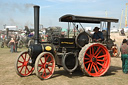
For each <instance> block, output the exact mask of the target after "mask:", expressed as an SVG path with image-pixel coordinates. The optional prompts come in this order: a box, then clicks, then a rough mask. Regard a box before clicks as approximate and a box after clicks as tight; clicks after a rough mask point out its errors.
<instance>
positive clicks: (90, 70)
mask: <svg viewBox="0 0 128 85" xmlns="http://www.w3.org/2000/svg"><path fill="white" fill-rule="evenodd" d="M59 20H60V21H61V22H68V23H69V25H70V23H73V25H74V29H76V30H78V31H79V29H78V26H76V25H75V23H101V21H105V22H107V23H108V24H107V25H108V26H107V27H108V30H107V32H106V34H107V36H106V39H105V42H104V43H101V42H100V43H94V42H92V38H91V36H90V35H89V34H88V33H86V32H85V31H83V32H80V33H79V34H78V35H76V34H75V31H74V36H73V37H71V36H70V34H69V29H68V36H67V37H58V36H52V38H51V39H53V40H51V42H42V43H41V42H39V6H34V30H35V40H34V44H33V45H30V46H29V48H28V51H24V52H22V53H21V54H20V55H19V56H18V58H17V61H16V64H15V65H16V66H15V67H16V73H17V74H18V75H19V76H28V75H30V74H31V73H32V72H33V70H34V69H35V72H36V75H37V76H38V77H39V78H40V79H48V78H50V77H51V76H52V75H53V73H54V70H55V66H58V67H63V68H64V69H65V70H66V71H68V72H70V73H72V72H73V71H74V70H76V69H77V68H78V67H80V68H81V70H82V71H83V73H86V74H88V75H89V76H102V75H104V74H105V73H106V72H107V70H108V69H109V66H110V53H109V51H111V47H112V46H111V47H110V49H109V47H108V45H109V44H111V43H109V42H108V41H109V40H110V23H111V22H118V19H112V18H97V17H83V16H75V15H64V16H62V17H60V19H59ZM80 25H81V24H80ZM69 27H70V26H69ZM83 30H84V29H83ZM109 46H110V45H109Z"/></svg>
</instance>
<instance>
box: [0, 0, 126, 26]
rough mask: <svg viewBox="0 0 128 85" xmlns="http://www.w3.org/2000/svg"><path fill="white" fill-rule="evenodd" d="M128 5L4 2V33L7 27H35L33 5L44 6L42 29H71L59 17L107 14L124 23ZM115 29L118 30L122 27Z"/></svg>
mask: <svg viewBox="0 0 128 85" xmlns="http://www.w3.org/2000/svg"><path fill="white" fill-rule="evenodd" d="M126 3H128V0H0V29H3V28H4V26H3V25H4V24H6V25H7V26H18V28H24V26H25V25H27V26H28V27H33V23H34V21H33V17H34V13H33V5H39V6H40V24H41V25H43V26H44V27H49V26H61V27H62V28H67V23H62V22H59V17H61V16H63V15H65V14H74V15H82V16H97V17H106V15H105V10H106V11H107V13H108V17H112V18H118V19H120V18H121V13H122V9H124V13H125V8H126V5H125V4H126ZM124 16H125V14H123V19H122V26H124V22H125V17H124ZM114 25H115V26H116V27H118V26H119V23H118V24H114Z"/></svg>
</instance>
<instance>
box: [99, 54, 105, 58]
mask: <svg viewBox="0 0 128 85" xmlns="http://www.w3.org/2000/svg"><path fill="white" fill-rule="evenodd" d="M106 56H107V55H106V54H105V55H101V56H97V58H102V57H106Z"/></svg>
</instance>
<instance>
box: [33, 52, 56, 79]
mask: <svg viewBox="0 0 128 85" xmlns="http://www.w3.org/2000/svg"><path fill="white" fill-rule="evenodd" d="M54 70H55V59H54V56H53V55H52V54H51V53H49V52H43V53H41V54H40V55H39V56H38V57H37V59H36V63H35V71H36V75H37V76H38V77H39V78H40V79H48V78H50V77H51V76H52V75H53V73H54Z"/></svg>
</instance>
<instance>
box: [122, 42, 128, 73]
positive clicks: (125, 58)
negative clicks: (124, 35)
mask: <svg viewBox="0 0 128 85" xmlns="http://www.w3.org/2000/svg"><path fill="white" fill-rule="evenodd" d="M120 51H121V60H122V70H123V72H124V73H128V45H127V40H126V39H123V42H122V45H121V47H120Z"/></svg>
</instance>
